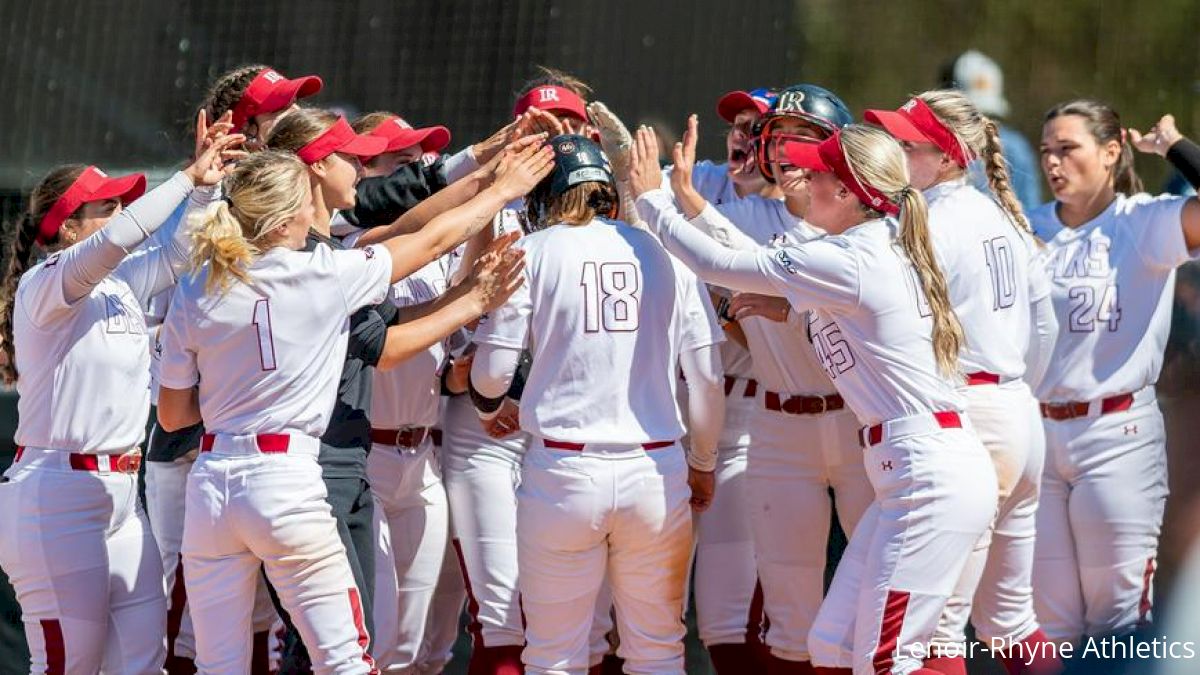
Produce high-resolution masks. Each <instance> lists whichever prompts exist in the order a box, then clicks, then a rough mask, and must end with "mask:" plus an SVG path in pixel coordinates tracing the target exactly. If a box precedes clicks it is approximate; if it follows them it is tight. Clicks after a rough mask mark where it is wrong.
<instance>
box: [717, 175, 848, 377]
mask: <svg viewBox="0 0 1200 675" xmlns="http://www.w3.org/2000/svg"><path fill="white" fill-rule="evenodd" d="M712 208H715V211H716V212H717V213H719V214H720V215H721V216H723V217H725V218H726V219H727V220H728V221H729V222H730V223H731V224H732V225H733V226H735V227H736V228H737V229H738V230H739V231H741V233H743V234H744V235H746V237H747V241H744V242H738V241H725V240H731V239H732V237H726V236H722V233H723V232H724V231H725V230H724V229H723V227H724V226H723V224H722V223H720V221H719V220H717V219H716V218H714V217H713V215H712V211H710V210H709V209H705V211H704V212H702V213H701V214H700V216H698V217H697V218H696V220H695V221H693V222H694V223H696V224H698V225H700V227H701V229H703V230H705V231H706V232H713V234H715V235H716V238H717V239H718V241H722V243H725V244H726V245H727V246H730V247H732V248H740V249H745V250H753V249H754V248H759V247H763V248H770V249H776V248H782V247H785V246H796V245H798V244H801V243H803V242H806V241H811V240H813V239H816V238H818V237H823V236H825V233H824V232H822V231H821V230H818V229H816V228H814V227H812V226H810V225H808V224H807V223H805V222H804V221H803V220H802V219H800V218H797V217H796V216H794V215H792V214H791V212H790V211H788V210H787V206H786V205H785V204H784V202H783V200H779V199H764V198H762V197H757V196H752V197H747V198H746V199H742V200H740V201H737V202H731V203H727V204H722V205H720V206H716V207H712ZM750 244H753V246H751V245H750ZM738 323H740V324H741V326H742V332H744V333H745V334H746V343H747V344H748V345H749V346H750V353H751V355H752V356H753V358H754V376H755V378H756V379H757V380H758V381H759V382H760V383H762V385H763V386H764V387H766V389H767V390H769V391H773V392H776V393H780V394H793V395H794V394H806V395H825V394H829V393H831V392H833V390H834V387H833V383H832V382H830V381H829V376H828V375H826V374H825V371H824V370H823V369H822V368H821V363H820V361H818V360H817V356H816V352H814V351H813V346H812V343H811V342H810V340H809V338H808V313H807V312H800V311H793V312H789V313H788V319H787V321H785V322H784V323H779V322H776V321H771V320H770V319H765V318H763V317H758V316H752V317H747V318H745V319H742V320H741V321H739V322H738Z"/></svg>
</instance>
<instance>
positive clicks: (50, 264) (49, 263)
mask: <svg viewBox="0 0 1200 675" xmlns="http://www.w3.org/2000/svg"><path fill="white" fill-rule="evenodd" d="M58 256H59V254H57V253H55V254H54V255H52V256H50V257H49V258H46V264H45V265H42V269H50V268H51V267H54V266H55V265H57V264H58Z"/></svg>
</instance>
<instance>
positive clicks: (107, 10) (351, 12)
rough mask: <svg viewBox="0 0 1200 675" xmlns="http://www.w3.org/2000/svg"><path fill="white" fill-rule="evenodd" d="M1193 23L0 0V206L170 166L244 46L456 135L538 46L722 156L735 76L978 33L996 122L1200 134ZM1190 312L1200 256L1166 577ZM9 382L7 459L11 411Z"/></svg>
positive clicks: (896, 78)
mask: <svg viewBox="0 0 1200 675" xmlns="http://www.w3.org/2000/svg"><path fill="white" fill-rule="evenodd" d="M1198 27H1200V2H1197V0H1161V1H1158V2H1153V3H1147V2H1135V1H1133V0H1125V1H1112V0H1062V1H1060V2H1053V3H1048V2H1043V1H1039V0H978V1H968V0H925V1H919V2H918V1H914V2H903V3H882V2H878V1H877V0H808V1H803V2H790V1H771V0H738V1H736V2H729V1H728V0H690V1H685V0H661V1H659V0H609V1H607V2H601V1H594V0H577V1H569V0H511V1H501V0H496V1H485V0H444V1H440V2H438V1H435V2H418V1H415V0H343V1H335V0H287V1H284V0H257V1H255V2H233V1H232V0H210V1H208V2H199V1H196V0H175V1H171V0H160V1H158V2H153V1H151V0H92V1H88V2H79V1H78V0H74V1H69V0H35V1H33V2H27V1H24V0H0V41H2V43H3V46H2V48H3V52H4V67H3V68H0V95H2V96H3V98H4V101H3V103H0V216H2V217H3V218H4V221H5V222H11V220H12V216H13V215H14V214H15V213H16V210H17V209H18V208H19V204H20V194H21V190H23V189H28V188H29V187H30V186H31V185H32V184H33V182H35V181H36V180H37V178H39V177H40V176H41V175H42V174H43V173H44V172H45V171H46V169H48V168H49V167H51V166H53V165H55V164H58V163H62V162H68V161H83V162H88V163H94V164H98V165H100V166H102V167H104V168H106V169H110V170H113V171H120V170H146V171H151V172H152V173H154V174H156V175H157V176H162V175H164V174H165V173H166V172H167V171H169V170H171V169H172V168H174V167H176V166H178V164H179V160H180V159H181V158H182V157H183V156H184V154H185V153H186V152H187V151H188V149H189V147H190V143H189V142H188V138H187V131H186V129H187V127H188V125H189V124H190V123H191V120H192V117H193V114H194V110H195V107H196V105H197V104H198V103H199V101H200V100H201V98H202V96H203V94H204V91H205V89H206V87H207V85H208V83H209V82H210V81H211V80H212V79H213V78H214V77H215V76H217V75H218V74H220V73H221V72H223V71H225V70H227V69H228V68H230V67H233V66H236V65H241V64H247V63H256V62H259V63H268V64H271V65H273V66H275V67H276V68H278V69H279V70H281V71H282V72H283V73H285V74H288V75H301V74H308V73H317V74H320V75H321V76H322V77H323V78H324V79H325V82H326V88H325V90H324V91H323V92H322V93H321V94H320V95H319V96H318V97H316V98H315V99H313V100H312V101H311V102H312V103H314V104H316V105H324V106H338V107H340V108H343V109H345V110H347V111H348V112H351V113H355V112H367V111H371V110H378V109H383V110H393V111H396V112H399V113H401V114H403V115H404V116H405V117H407V118H408V119H409V120H411V121H412V122H414V123H417V124H431V123H444V124H446V125H447V126H449V127H450V129H451V130H452V132H453V134H454V142H453V143H452V147H454V148H458V147H461V146H463V145H465V144H467V143H470V142H472V141H474V140H477V139H479V138H481V137H483V136H484V135H486V134H487V133H489V132H490V131H491V130H493V129H494V128H496V127H497V126H498V125H499V124H501V123H502V122H504V121H505V119H506V118H507V117H508V116H509V111H510V110H511V105H512V98H513V94H514V93H515V91H516V89H517V88H518V87H519V86H520V83H521V82H522V81H523V80H525V79H526V78H527V77H528V76H530V75H531V74H532V69H533V66H534V65H535V64H545V65H549V66H554V67H559V68H563V69H565V70H568V71H570V72H573V73H575V74H577V75H579V76H580V77H582V78H583V79H585V80H586V81H588V82H589V83H590V84H591V85H592V86H593V87H594V89H595V91H596V98H598V99H601V100H604V101H606V102H607V103H609V104H610V106H611V107H612V108H613V109H614V110H615V111H617V112H618V113H619V114H621V115H622V116H623V117H625V118H626V121H627V122H630V123H636V122H643V121H648V122H653V123H655V124H656V125H657V126H659V127H660V128H661V129H662V130H664V131H665V132H666V135H667V136H668V137H671V136H673V135H674V134H675V133H677V131H678V129H679V128H680V127H681V126H682V124H681V123H682V121H683V119H684V117H685V115H686V114H687V113H689V112H693V111H695V112H699V113H700V115H701V122H702V128H701V132H702V141H701V148H700V150H701V154H702V155H704V156H708V157H719V156H720V155H721V154H722V153H723V144H722V143H723V142H722V137H723V128H722V125H721V124H720V123H719V120H718V119H717V117H716V115H715V112H714V104H715V101H716V98H717V97H718V96H719V95H720V94H722V93H724V92H726V91H729V90H731V89H734V88H747V87H754V86H761V85H767V84H775V85H779V84H786V83H789V82H796V81H812V82H816V83H819V84H823V85H826V86H828V87H830V88H832V89H834V90H835V91H837V92H839V93H840V94H841V95H842V96H843V97H844V98H845V99H846V101H847V102H848V103H849V104H850V106H851V107H852V108H853V109H854V110H856V111H860V110H861V109H862V108H863V107H865V106H868V105H870V106H871V107H890V106H895V105H897V104H899V103H900V102H902V101H903V100H904V98H905V97H906V95H907V94H909V93H911V92H917V91H921V90H924V89H927V88H930V87H932V86H934V85H936V84H937V83H938V80H939V71H940V69H941V68H942V67H943V66H944V65H945V64H946V63H947V62H948V61H949V60H951V59H952V58H953V57H954V56H956V55H957V54H959V53H961V52H962V51H964V50H965V49H968V48H976V49H979V50H981V51H983V52H985V53H987V54H988V55H990V56H991V57H993V58H994V59H995V60H996V61H997V62H999V64H1000V65H1001V66H1002V67H1003V68H1004V74H1005V94H1006V96H1007V98H1008V99H1009V101H1010V102H1011V103H1012V108H1013V112H1012V114H1011V115H1010V116H1009V119H1008V120H1007V122H1008V123H1009V124H1010V125H1011V126H1014V127H1016V128H1017V129H1019V130H1021V131H1022V132H1024V133H1025V134H1026V136H1028V137H1029V138H1031V139H1032V140H1034V142H1035V143H1036V140H1037V137H1038V132H1039V128H1040V117H1041V114H1042V112H1043V111H1044V110H1046V109H1047V108H1048V107H1049V106H1050V105H1052V104H1053V103H1055V102H1058V101H1061V100H1065V99H1068V98H1074V97H1077V96H1094V97H1098V98H1102V99H1105V100H1108V101H1111V102H1112V103H1114V104H1115V106H1116V107H1117V108H1118V110H1120V111H1121V113H1122V115H1123V118H1124V119H1125V121H1126V123H1127V124H1130V125H1134V126H1137V127H1139V128H1145V127H1146V126H1148V125H1149V124H1152V123H1153V122H1154V121H1155V120H1156V119H1157V117H1158V115H1159V114H1161V113H1162V112H1166V111H1170V112H1173V113H1175V115H1176V116H1177V118H1178V123H1179V127H1180V129H1181V130H1182V131H1183V132H1184V133H1186V134H1189V135H1192V136H1193V137H1196V136H1200V42H1198V41H1197V36H1198V35H1200V33H1198ZM1138 168H1139V170H1140V171H1142V173H1143V176H1144V177H1145V178H1146V183H1147V185H1148V186H1150V187H1151V188H1152V189H1155V190H1157V189H1158V188H1159V187H1160V186H1162V185H1163V183H1164V181H1165V180H1166V178H1167V171H1166V168H1165V164H1164V163H1163V162H1161V161H1159V160H1157V159H1155V158H1148V157H1144V156H1142V157H1139V158H1138ZM1198 332H1200V272H1198V271H1197V269H1196V268H1195V267H1191V268H1184V270H1182V271H1181V273H1180V282H1179V289H1178V295H1177V300H1176V313H1175V324H1174V330H1173V336H1172V343H1171V347H1170V348H1169V350H1168V360H1167V366H1166V368H1165V369H1164V374H1163V378H1162V382H1161V385H1162V386H1161V388H1160V389H1161V391H1162V394H1161V395H1160V399H1161V400H1162V401H1163V407H1164V409H1166V411H1167V414H1168V425H1169V426H1170V428H1171V432H1170V433H1171V441H1170V443H1169V453H1170V455H1171V462H1172V463H1171V471H1172V474H1171V483H1172V493H1173V496H1172V499H1171V501H1170V502H1169V504H1168V514H1167V521H1168V522H1167V525H1166V533H1165V535H1164V539H1163V547H1162V561H1163V562H1162V567H1161V577H1160V578H1161V580H1162V582H1163V587H1165V586H1166V585H1168V584H1169V583H1170V580H1171V578H1172V575H1173V574H1174V566H1175V564H1176V562H1177V561H1178V560H1179V558H1180V557H1181V555H1182V546H1183V543H1184V542H1187V541H1189V540H1190V539H1191V534H1192V533H1191V531H1190V530H1191V529H1193V528H1194V527H1195V524H1196V523H1197V522H1200V520H1197V519H1195V518H1189V517H1187V516H1186V514H1187V513H1188V512H1189V508H1190V507H1189V504H1191V502H1192V498H1193V497H1194V495H1195V492H1196V490H1195V486H1196V485H1197V484H1200V477H1198V474H1200V470H1198V469H1200V462H1198V461H1197V460H1195V459H1194V458H1195V456H1196V455H1197V454H1198V453H1200V446H1198V445H1197V441H1196V434H1195V433H1194V432H1195V430H1196V429H1197V423H1196V421H1195V420H1197V419H1200V397H1198V396H1197V392H1198V391H1200V372H1198V371H1197V366H1196V364H1197V363H1198V362H1200V347H1198V346H1197V345H1198V344H1200V341H1198V339H1197V334H1198ZM3 395H4V396H6V397H7V398H6V399H5V400H4V401H3V405H0V466H3V465H5V464H7V462H8V460H9V455H10V453H11V438H12V430H13V428H15V423H16V414H15V409H14V406H13V405H12V403H13V400H12V394H11V393H7V394H3ZM1189 432H1190V433H1189ZM781 536H786V535H785V534H784V533H781ZM4 592H5V591H4V590H3V589H0V595H3V593H4ZM1164 595H1165V598H1166V599H1167V600H1169V599H1170V597H1169V595H1167V594H1164ZM1160 599H1162V598H1160ZM18 616H19V613H18V612H17V610H16V609H14V608H13V606H12V605H11V604H9V605H7V606H6V607H3V608H0V619H7V620H8V622H9V623H8V624H7V625H0V675H7V674H8V673H16V672H20V670H21V666H20V665H19V664H20V662H21V659H22V658H23V654H24V652H23V651H22V650H23V646H22V645H20V643H19V640H15V639H14V635H15V634H14V633H13V632H12V631H13V628H14V626H13V625H12V623H13V622H15V621H16V619H17V617H18ZM3 623H4V622H3V621H0V624H3ZM5 631H8V632H5ZM693 647H694V644H693ZM689 655H690V656H697V652H696V651H695V650H694V649H691V650H690V651H689ZM693 666H694V668H693V670H694V671H695V672H704V670H703V669H704V667H705V666H704V664H703V659H700V660H696V661H695V663H693ZM979 667H982V666H980V665H978V664H975V665H973V669H976V668H979ZM455 672H457V671H455ZM979 672H983V671H979ZM1139 672H1140V671H1139Z"/></svg>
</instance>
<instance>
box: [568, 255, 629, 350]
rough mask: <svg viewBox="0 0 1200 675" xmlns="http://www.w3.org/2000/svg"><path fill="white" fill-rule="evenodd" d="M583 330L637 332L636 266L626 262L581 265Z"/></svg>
mask: <svg viewBox="0 0 1200 675" xmlns="http://www.w3.org/2000/svg"><path fill="white" fill-rule="evenodd" d="M579 285H580V286H581V287H582V288H583V330H584V332H586V333H599V332H600V329H601V328H602V327H603V328H604V330H606V331H608V332H610V333H628V332H631V331H635V330H637V329H638V292H639V291H640V290H641V287H640V286H639V285H638V269H637V265H634V264H633V263H630V262H607V263H600V264H598V265H597V264H596V263H594V262H585V263H584V264H583V277H582V279H580V281H579Z"/></svg>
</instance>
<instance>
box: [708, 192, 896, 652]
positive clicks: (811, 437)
mask: <svg viewBox="0 0 1200 675" xmlns="http://www.w3.org/2000/svg"><path fill="white" fill-rule="evenodd" d="M692 224H693V225H695V226H696V227H697V228H698V229H700V230H701V231H702V232H705V233H707V234H709V235H710V236H712V237H714V238H715V239H717V240H718V241H720V242H721V243H723V244H724V245H726V246H728V247H730V248H735V249H741V250H751V251H752V250H758V249H760V248H767V249H779V248H781V247H784V246H795V245H798V244H801V243H803V242H806V241H811V240H813V239H816V238H818V237H821V236H824V233H823V232H821V231H820V230H817V229H815V228H813V227H811V226H809V225H807V224H805V223H804V222H803V221H802V220H801V219H799V218H796V217H795V216H792V215H791V214H790V213H789V212H788V210H787V208H786V206H785V205H784V203H783V202H782V201H778V200H765V199H760V198H747V199H745V200H742V201H739V202H735V203H730V204H722V205H720V206H711V205H710V206H708V207H706V208H705V209H704V211H702V212H701V213H700V214H699V215H698V216H697V217H696V218H694V219H693V220H692ZM808 320H809V316H808V313H807V312H801V311H792V312H789V313H788V318H787V321H786V322H784V323H778V322H775V321H771V320H769V319H765V318H763V317H749V318H746V319H743V320H741V321H739V323H740V324H741V326H742V331H743V332H744V333H745V335H746V341H747V343H748V344H749V347H750V353H751V354H752V355H753V357H754V374H755V377H756V380H755V382H756V385H757V386H756V387H755V391H754V392H753V394H752V396H750V397H747V398H748V400H749V401H750V402H751V403H752V404H753V413H752V416H751V417H750V424H749V428H750V430H751V431H750V451H749V456H748V461H747V470H746V499H747V500H748V513H749V522H750V524H751V526H752V528H753V529H752V532H753V542H754V553H755V559H756V560H757V569H758V576H759V577H760V579H761V581H762V590H763V602H764V609H765V612H766V614H767V617H768V618H769V620H770V627H769V629H768V630H767V635H766V643H767V645H768V646H769V647H770V649H771V653H772V654H773V655H774V656H776V657H778V658H780V659H784V660H787V661H808V660H810V658H811V657H810V655H809V651H808V632H809V629H810V628H812V623H813V619H814V618H815V617H816V615H817V610H818V609H819V608H820V606H821V600H822V598H823V597H824V591H825V566H826V565H825V563H826V560H825V558H826V555H825V554H826V550H827V542H828V540H829V529H830V523H831V502H830V500H829V489H830V488H832V489H833V494H834V500H835V501H834V502H833V504H836V507H837V515H838V520H839V522H840V524H841V526H842V530H843V531H844V532H845V533H846V535H847V537H849V536H850V534H851V533H853V532H854V528H855V527H856V526H857V525H858V521H859V519H860V518H861V517H862V514H863V513H864V512H865V511H866V509H867V507H868V506H870V504H871V502H872V501H873V500H874V496H875V495H874V492H873V490H872V489H871V483H870V481H869V480H868V479H867V474H866V471H865V469H864V468H863V462H862V448H861V447H860V446H859V441H858V429H859V422H858V419H857V418H856V417H855V416H854V413H853V412H851V411H850V409H849V408H847V407H845V404H844V402H843V401H842V398H841V396H839V395H838V394H837V393H836V390H835V389H834V386H833V383H832V382H830V380H829V376H828V375H826V374H825V371H824V370H822V368H821V364H820V362H819V361H818V360H817V356H816V354H815V353H814V352H813V346H812V344H811V343H810V342H809V339H808ZM797 439H803V440H801V441H800V442H798V441H797ZM780 523H787V527H788V530H787V532H786V535H785V536H781V532H780V530H779V525H780ZM698 564H699V563H698ZM720 574H721V572H714V574H713V576H714V581H713V583H719V582H716V579H719V578H721V577H720V576H719V575H720ZM725 574H726V575H728V572H726V573H725ZM699 576H700V575H699V574H697V578H698V579H699ZM701 593H702V591H701V590H700V588H699V587H697V589H696V595H697V604H698V605H699V602H700V600H699V598H700V597H701Z"/></svg>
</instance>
